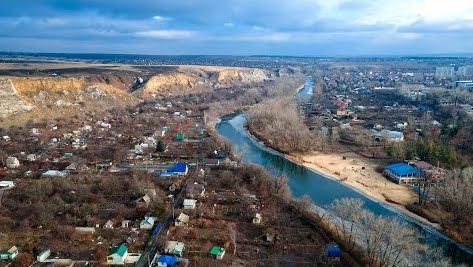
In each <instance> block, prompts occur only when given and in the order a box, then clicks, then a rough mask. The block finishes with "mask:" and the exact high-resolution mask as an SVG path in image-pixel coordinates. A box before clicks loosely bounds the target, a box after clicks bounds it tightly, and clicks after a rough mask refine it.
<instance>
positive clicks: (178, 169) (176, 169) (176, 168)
mask: <svg viewBox="0 0 473 267" xmlns="http://www.w3.org/2000/svg"><path fill="white" fill-rule="evenodd" d="M168 172H169V173H172V174H176V175H187V173H188V172H189V167H188V166H187V164H185V163H176V164H174V165H173V166H172V167H171V168H170V169H168Z"/></svg>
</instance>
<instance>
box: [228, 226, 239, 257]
mask: <svg viewBox="0 0 473 267" xmlns="http://www.w3.org/2000/svg"><path fill="white" fill-rule="evenodd" d="M228 232H229V235H230V240H231V241H232V244H233V255H235V254H236V251H237V244H236V238H237V232H236V230H235V226H234V225H231V224H230V225H229V226H228Z"/></svg>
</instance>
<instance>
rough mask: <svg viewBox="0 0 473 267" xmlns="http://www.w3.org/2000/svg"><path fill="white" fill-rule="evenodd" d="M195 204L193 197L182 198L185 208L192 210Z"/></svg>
mask: <svg viewBox="0 0 473 267" xmlns="http://www.w3.org/2000/svg"><path fill="white" fill-rule="evenodd" d="M196 204H197V200H195V199H187V198H186V199H184V209H186V210H193V209H195V206H196Z"/></svg>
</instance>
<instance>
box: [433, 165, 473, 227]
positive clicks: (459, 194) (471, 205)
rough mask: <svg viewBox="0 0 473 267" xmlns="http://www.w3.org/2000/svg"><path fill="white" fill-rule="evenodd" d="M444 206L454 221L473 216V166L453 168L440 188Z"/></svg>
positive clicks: (464, 219) (462, 220)
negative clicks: (459, 168)
mask: <svg viewBox="0 0 473 267" xmlns="http://www.w3.org/2000/svg"><path fill="white" fill-rule="evenodd" d="M441 196H442V200H443V204H444V206H445V207H446V208H447V209H448V210H450V211H451V212H452V213H453V216H454V222H455V223H456V224H460V223H462V222H466V221H468V220H469V219H471V218H472V216H473V168H472V167H469V168H465V169H463V170H458V169H457V170H454V171H453V172H452V173H451V174H450V175H449V177H447V179H446V180H445V185H444V187H443V189H442V190H441Z"/></svg>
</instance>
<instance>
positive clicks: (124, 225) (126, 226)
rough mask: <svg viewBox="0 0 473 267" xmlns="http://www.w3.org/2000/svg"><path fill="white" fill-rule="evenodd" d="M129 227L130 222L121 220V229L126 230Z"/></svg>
mask: <svg viewBox="0 0 473 267" xmlns="http://www.w3.org/2000/svg"><path fill="white" fill-rule="evenodd" d="M129 225H130V220H123V221H122V228H128V227H129Z"/></svg>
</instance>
